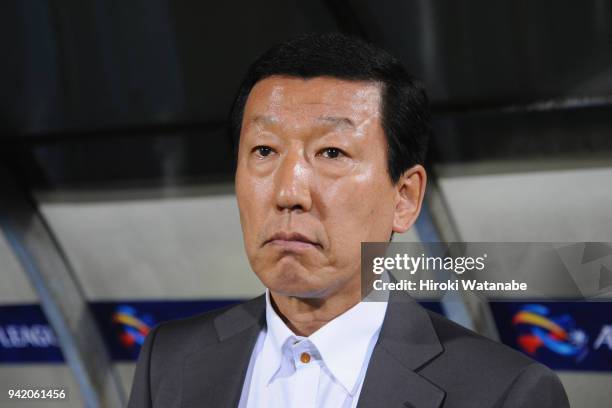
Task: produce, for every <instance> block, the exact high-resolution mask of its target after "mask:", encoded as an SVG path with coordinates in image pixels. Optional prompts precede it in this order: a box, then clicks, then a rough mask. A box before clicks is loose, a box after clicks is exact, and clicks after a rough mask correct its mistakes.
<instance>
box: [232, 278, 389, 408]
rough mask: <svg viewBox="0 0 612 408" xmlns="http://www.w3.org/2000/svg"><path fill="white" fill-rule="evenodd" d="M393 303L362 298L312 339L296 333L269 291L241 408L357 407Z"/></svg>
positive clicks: (243, 389) (318, 331) (313, 335)
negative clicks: (375, 346)
mask: <svg viewBox="0 0 612 408" xmlns="http://www.w3.org/2000/svg"><path fill="white" fill-rule="evenodd" d="M386 310H387V302H360V303H358V304H357V305H355V306H353V307H352V308H351V309H349V310H347V311H346V312H344V313H343V314H341V315H340V316H338V317H336V318H335V319H333V320H332V321H330V322H328V323H327V324H325V325H324V326H323V327H321V328H320V329H319V330H317V331H316V332H314V333H313V334H311V335H310V336H308V337H303V336H298V335H296V334H294V333H293V332H292V331H291V330H290V329H289V328H288V327H287V325H286V324H285V323H284V322H283V321H282V320H281V318H280V317H279V316H278V314H277V313H276V311H275V310H274V308H273V307H272V304H271V303H270V293H269V291H267V290H266V328H264V329H263V330H262V331H261V332H260V333H259V337H258V338H257V342H256V343H255V347H254V349H253V353H252V354H251V360H250V362H249V367H248V370H247V374H246V378H245V381H244V385H243V388H242V394H241V397H240V403H239V405H238V406H239V407H240V408H277V407H278V408H288V407H290V408H302V407H304V408H314V407H317V408H318V407H330V408H354V407H356V406H357V401H358V400H359V394H360V392H361V386H362V385H363V379H364V377H365V373H366V370H367V367H368V363H369V361H370V357H371V355H372V350H373V349H374V345H375V344H376V341H377V340H378V334H379V333H380V327H381V326H382V322H383V319H384V317H385V312H386Z"/></svg>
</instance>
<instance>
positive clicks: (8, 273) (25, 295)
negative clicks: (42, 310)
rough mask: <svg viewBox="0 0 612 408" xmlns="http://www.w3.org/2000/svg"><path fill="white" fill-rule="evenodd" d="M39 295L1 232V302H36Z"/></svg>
mask: <svg viewBox="0 0 612 408" xmlns="http://www.w3.org/2000/svg"><path fill="white" fill-rule="evenodd" d="M36 302H38V297H37V295H36V293H35V292H34V289H32V285H31V284H30V281H29V280H28V277H27V276H26V274H25V273H23V270H22V269H21V265H19V263H18V262H17V258H15V254H14V253H13V251H12V250H11V248H10V247H9V246H8V244H7V242H6V239H5V238H4V235H3V234H2V233H1V232H0V304H17V303H36Z"/></svg>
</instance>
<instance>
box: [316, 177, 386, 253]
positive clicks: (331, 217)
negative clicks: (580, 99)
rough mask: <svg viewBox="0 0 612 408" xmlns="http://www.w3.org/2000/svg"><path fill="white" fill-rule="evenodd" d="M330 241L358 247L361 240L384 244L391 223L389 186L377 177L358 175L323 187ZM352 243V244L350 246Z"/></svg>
mask: <svg viewBox="0 0 612 408" xmlns="http://www.w3.org/2000/svg"><path fill="white" fill-rule="evenodd" d="M322 191H324V193H323V198H322V201H324V202H325V207H326V208H327V210H328V211H327V214H326V217H325V219H326V220H325V221H326V222H325V223H326V224H327V226H328V232H329V234H330V239H332V240H334V241H338V242H336V245H338V244H340V245H345V246H346V245H350V246H351V247H359V248H360V243H361V242H362V241H386V240H387V239H388V236H387V235H388V234H387V230H388V232H389V234H390V233H391V228H392V223H393V204H392V203H393V201H392V200H393V191H394V190H393V187H392V186H391V184H390V183H389V182H388V181H387V180H385V179H383V178H380V177H371V176H368V175H358V176H354V177H352V178H351V180H350V182H347V180H346V179H344V180H338V181H337V182H334V183H330V184H329V185H328V186H326V187H324V188H323V190H322ZM351 244H354V245H351Z"/></svg>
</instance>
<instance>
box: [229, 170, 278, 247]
mask: <svg viewBox="0 0 612 408" xmlns="http://www.w3.org/2000/svg"><path fill="white" fill-rule="evenodd" d="M235 185H236V199H237V200H238V209H239V212H240V223H241V225H242V231H243V235H244V240H245V246H246V247H247V248H249V247H250V246H253V245H256V244H257V242H258V241H257V239H258V238H259V237H258V234H261V233H262V231H261V229H262V226H263V224H264V223H265V219H266V216H267V214H268V211H266V208H268V207H269V203H270V194H271V191H272V190H271V186H270V183H267V182H266V179H261V178H257V177H252V176H250V173H249V171H248V170H246V171H244V170H243V171H239V172H238V173H237V177H236V183H235ZM266 206H268V207H266Z"/></svg>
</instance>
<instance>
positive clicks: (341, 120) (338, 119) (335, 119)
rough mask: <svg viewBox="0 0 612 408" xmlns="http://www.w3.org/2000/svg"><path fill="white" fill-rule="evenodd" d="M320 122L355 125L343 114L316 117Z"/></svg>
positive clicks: (342, 125) (343, 125)
mask: <svg viewBox="0 0 612 408" xmlns="http://www.w3.org/2000/svg"><path fill="white" fill-rule="evenodd" d="M317 120H318V121H320V122H325V123H329V124H332V125H334V127H347V126H348V127H351V128H354V127H355V123H353V121H352V120H350V119H349V118H347V117H344V116H321V117H319V118H317Z"/></svg>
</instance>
